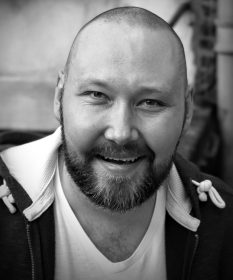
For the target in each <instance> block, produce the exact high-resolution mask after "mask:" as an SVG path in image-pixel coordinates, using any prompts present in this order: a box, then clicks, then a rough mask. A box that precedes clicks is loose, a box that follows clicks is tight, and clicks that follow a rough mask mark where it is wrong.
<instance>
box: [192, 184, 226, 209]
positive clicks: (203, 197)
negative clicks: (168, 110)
mask: <svg viewBox="0 0 233 280" xmlns="http://www.w3.org/2000/svg"><path fill="white" fill-rule="evenodd" d="M192 183H193V184H194V185H195V186H197V192H198V197H199V200H200V201H207V199H208V196H207V194H209V197H210V199H211V201H212V202H213V204H214V205H215V206H217V207H218V208H221V209H223V208H225V207H226V203H225V201H224V200H223V199H222V197H221V196H220V194H219V193H218V191H217V190H216V189H215V188H214V187H213V185H212V182H211V181H210V180H204V181H202V182H200V183H198V182H197V181H195V180H192Z"/></svg>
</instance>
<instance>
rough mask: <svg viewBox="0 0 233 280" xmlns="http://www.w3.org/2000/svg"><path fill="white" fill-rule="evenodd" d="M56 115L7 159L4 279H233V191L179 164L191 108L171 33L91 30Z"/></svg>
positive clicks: (109, 22)
mask: <svg viewBox="0 0 233 280" xmlns="http://www.w3.org/2000/svg"><path fill="white" fill-rule="evenodd" d="M54 111H55V115H56V117H57V118H58V120H59V121H60V124H61V128H58V129H57V130H56V132H55V133H54V134H53V135H50V136H48V137H45V138H43V139H41V140H38V141H35V142H31V143H29V144H26V145H22V146H18V147H14V148H10V149H7V150H5V151H3V152H2V153H1V157H2V162H1V169H0V174H1V176H2V178H3V179H2V183H3V182H4V186H3V187H4V189H5V196H4V199H5V203H6V204H7V203H8V206H9V205H11V204H9V200H10V202H15V207H16V208H17V211H16V213H15V214H14V215H12V214H11V213H10V212H9V211H8V208H7V207H6V206H5V204H4V203H3V202H2V203H1V204H0V213H1V217H0V225H1V226H0V251H1V254H0V271H1V273H2V274H1V275H3V276H1V279H24V280H25V279H56V280H57V279H97V280H98V279H127V280H128V279H129V280H130V279H160V280H163V279H199V280H200V279H221V280H222V279H233V269H232V261H233V245H232V236H233V210H232V205H233V196H232V192H231V190H230V188H229V187H227V186H226V185H224V183H223V182H221V181H220V180H218V179H216V178H213V177H211V176H209V175H206V174H202V173H200V171H199V170H198V169H197V168H196V167H195V166H193V165H192V164H191V163H189V162H187V161H185V160H184V159H182V158H181V157H179V156H178V155H176V149H177V145H178V144H179V141H180V138H181V137H182V135H183V134H184V133H185V131H186V130H187V128H188V126H189V124H190V121H191V116H192V97H191V95H190V93H189V91H188V87H187V77H186V63H185V57H184V51H183V47H182V43H181V41H180V39H179V38H178V36H177V35H176V34H175V32H174V31H173V30H172V29H171V28H170V27H169V26H168V24H167V23H165V22H164V21H163V20H162V19H161V18H159V17H158V16H156V15H154V14H152V13H151V12H149V11H146V10H144V9H141V8H136V7H124V8H116V9H113V10H110V11H107V12H105V13H103V14H101V15H99V16H97V17H96V18H95V19H93V20H92V21H90V22H89V23H88V24H86V25H85V26H84V27H83V28H82V29H81V30H80V31H79V33H78V35H77V37H76V38H75V40H74V43H73V46H72V48H71V51H70V54H69V57H68V60H67V63H66V67H65V69H64V71H63V72H61V73H60V74H59V79H58V84H57V88H56V93H55V102H54ZM206 179H208V180H206ZM205 180H206V181H205ZM212 184H213V186H214V187H212ZM7 186H8V187H9V189H8V188H7ZM197 186H198V187H197ZM3 187H2V188H3ZM216 189H217V190H216ZM205 192H207V193H205ZM10 193H11V194H10ZM11 195H12V196H11ZM220 195H221V196H220ZM2 196H3V195H2ZM7 196H8V197H9V199H8V198H7ZM208 196H209V199H208V201H205V200H207V197H208ZM222 199H223V200H222ZM224 201H225V203H226V207H225V208H224V206H225V204H224ZM11 206H12V205H11ZM223 208H224V209H223Z"/></svg>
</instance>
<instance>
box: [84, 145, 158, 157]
mask: <svg viewBox="0 0 233 280" xmlns="http://www.w3.org/2000/svg"><path fill="white" fill-rule="evenodd" d="M96 155H101V156H104V157H113V158H114V157H116V158H127V157H128V158H131V157H132V158H136V157H148V158H149V159H151V160H153V159H154V153H153V152H152V150H151V149H150V148H149V147H147V146H145V145H140V144H138V143H134V142H132V143H127V144H124V145H119V144H116V143H114V142H104V143H101V144H99V145H98V146H95V147H93V148H92V149H91V150H90V151H89V152H88V154H87V156H88V157H89V158H93V157H95V156H96Z"/></svg>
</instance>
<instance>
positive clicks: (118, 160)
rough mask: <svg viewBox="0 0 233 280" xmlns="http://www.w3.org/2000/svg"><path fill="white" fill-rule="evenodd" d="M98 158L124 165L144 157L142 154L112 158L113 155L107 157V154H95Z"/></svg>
mask: <svg viewBox="0 0 233 280" xmlns="http://www.w3.org/2000/svg"><path fill="white" fill-rule="evenodd" d="M96 157H97V158H98V159H100V160H103V161H106V162H109V163H113V164H121V165H124V164H125V165H126V164H133V163H136V162H138V161H140V160H142V159H143V158H144V156H138V157H130V158H115V157H114V158H113V157H107V156H102V155H97V156H96Z"/></svg>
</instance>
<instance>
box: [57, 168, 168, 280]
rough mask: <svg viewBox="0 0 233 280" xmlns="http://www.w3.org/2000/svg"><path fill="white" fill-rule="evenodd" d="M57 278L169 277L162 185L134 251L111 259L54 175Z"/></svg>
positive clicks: (133, 279)
mask: <svg viewBox="0 0 233 280" xmlns="http://www.w3.org/2000/svg"><path fill="white" fill-rule="evenodd" d="M54 183H55V210H54V211H55V232H56V253H55V254H56V255H55V256H56V259H55V280H75V279H79V280H92V279H95V280H152V279H153V280H156V279H158V280H166V260H165V225H164V223H165V204H166V192H165V188H164V187H161V188H160V189H159V191H158V193H157V199H156V204H155V209H154V213H153V216H152V218H151V222H150V225H149V227H148V230H147V232H146V233H145V235H144V237H143V239H142V240H141V243H140V244H139V246H138V247H137V249H136V250H135V252H134V253H133V254H132V255H131V256H130V257H129V258H128V259H126V260H124V261H120V262H114V263H113V262H111V261H110V260H109V259H107V258H106V257H105V256H104V255H103V254H102V253H101V252H100V251H99V250H98V249H97V248H96V247H95V245H94V244H93V242H92V241H91V240H90V239H89V237H88V235H87V234H86V233H85V231H84V230H83V228H82V226H81V225H80V223H79V221H78V219H77V218H76V216H75V215H74V213H73V211H72V209H71V207H70V205H69V203H68V201H67V199H66V197H65V195H64V192H63V189H62V186H61V182H60V176H59V169H58V167H57V170H56V175H55V181H54Z"/></svg>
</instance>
